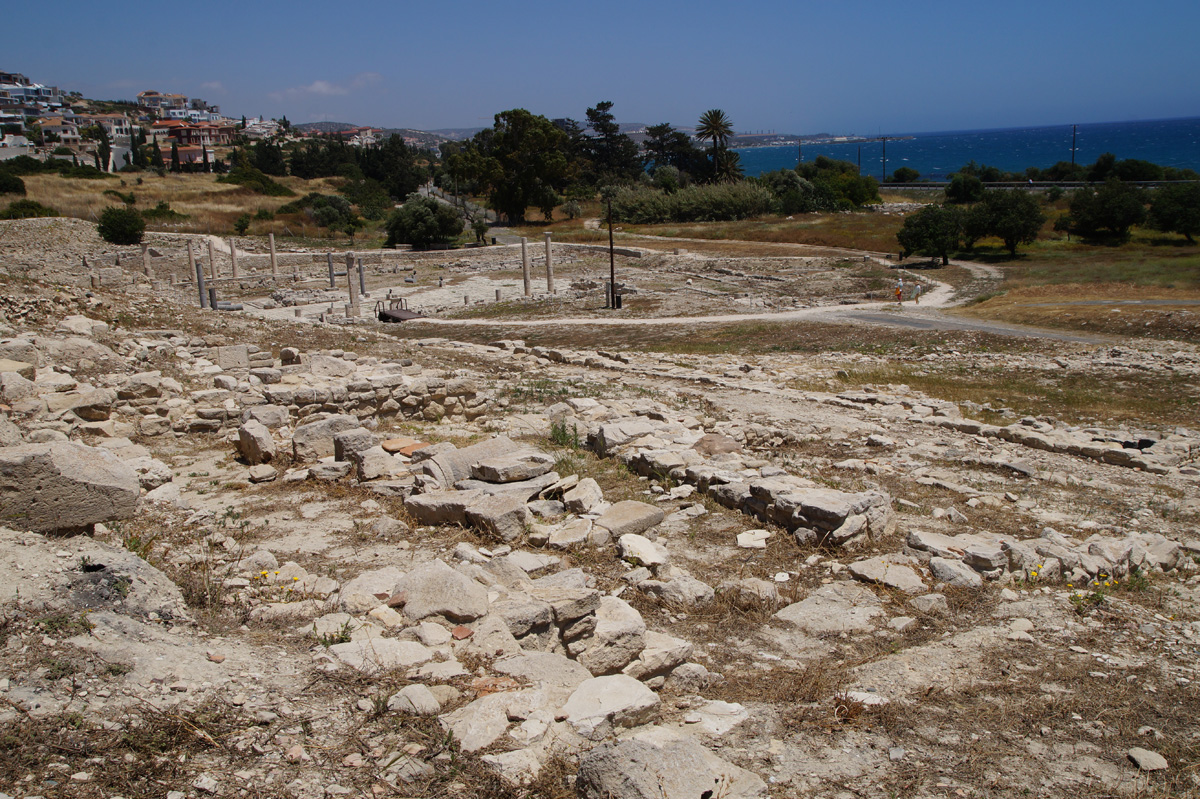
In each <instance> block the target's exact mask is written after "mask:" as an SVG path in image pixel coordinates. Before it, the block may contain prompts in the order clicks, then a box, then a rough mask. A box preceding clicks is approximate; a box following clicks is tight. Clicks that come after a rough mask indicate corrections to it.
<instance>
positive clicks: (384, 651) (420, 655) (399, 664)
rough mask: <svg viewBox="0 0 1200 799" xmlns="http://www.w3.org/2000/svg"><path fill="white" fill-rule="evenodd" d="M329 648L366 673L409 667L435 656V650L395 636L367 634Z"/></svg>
mask: <svg viewBox="0 0 1200 799" xmlns="http://www.w3.org/2000/svg"><path fill="white" fill-rule="evenodd" d="M329 652H330V653H331V654H332V655H333V656H334V657H336V658H337V659H338V660H340V661H342V662H343V663H345V664H346V665H347V666H349V667H351V668H353V669H357V670H358V671H361V672H363V673H364V674H375V673H378V672H381V671H388V670H390V669H407V668H411V667H412V666H419V665H421V664H422V663H426V662H428V661H430V660H432V659H433V652H431V651H429V650H428V649H426V648H425V647H424V646H422V645H421V644H418V643H417V642H416V641H398V640H396V639H395V638H367V639H364V640H361V641H350V642H348V643H345V644H334V645H333V646H331V647H329Z"/></svg>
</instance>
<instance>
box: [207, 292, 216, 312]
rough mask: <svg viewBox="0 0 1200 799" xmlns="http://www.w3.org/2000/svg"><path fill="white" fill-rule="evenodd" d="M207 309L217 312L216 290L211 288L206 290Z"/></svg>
mask: <svg viewBox="0 0 1200 799" xmlns="http://www.w3.org/2000/svg"><path fill="white" fill-rule="evenodd" d="M208 307H209V308H212V309H213V310H214V311H215V310H217V290H216V289H215V288H213V287H212V286H210V287H209V289H208Z"/></svg>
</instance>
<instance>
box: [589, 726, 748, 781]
mask: <svg viewBox="0 0 1200 799" xmlns="http://www.w3.org/2000/svg"><path fill="white" fill-rule="evenodd" d="M576 790H577V791H578V793H579V796H580V797H581V799H610V797H617V798H619V799H700V798H701V797H704V796H708V797H710V799H712V798H715V797H720V799H752V798H753V797H765V796H767V795H768V792H767V785H766V783H764V782H763V781H762V780H761V779H760V778H759V777H758V776H757V775H756V774H754V773H753V772H750V771H747V770H745V769H743V768H741V767H739V766H735V765H734V764H732V763H729V762H727V761H725V760H722V759H721V758H719V757H717V756H716V755H715V754H713V753H712V752H710V751H709V750H708V749H707V748H706V747H704V746H702V745H701V744H700V743H699V742H697V741H696V740H695V739H693V738H692V737H691V736H688V735H686V734H684V733H682V732H679V731H676V730H671V729H667V728H664V727H647V728H646V729H643V730H638V731H637V732H635V733H633V734H632V735H631V736H630V738H628V739H626V740H623V741H619V742H618V741H608V742H605V743H603V744H601V745H600V746H597V747H595V748H594V749H592V750H591V751H589V752H587V753H586V754H584V755H583V756H582V757H581V758H580V760H579V776H578V778H577V782H576Z"/></svg>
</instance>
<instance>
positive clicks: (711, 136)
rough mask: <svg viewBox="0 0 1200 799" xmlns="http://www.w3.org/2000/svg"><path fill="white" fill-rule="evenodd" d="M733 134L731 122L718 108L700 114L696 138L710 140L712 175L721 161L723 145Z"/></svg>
mask: <svg viewBox="0 0 1200 799" xmlns="http://www.w3.org/2000/svg"><path fill="white" fill-rule="evenodd" d="M732 135H733V122H731V121H730V120H729V117H728V116H727V115H726V114H725V112H724V111H722V110H721V109H719V108H710V109H709V110H708V111H705V112H704V113H703V114H701V115H700V122H699V123H698V124H697V125H696V138H697V139H700V140H701V141H710V142H712V150H711V153H712V162H713V174H714V176H715V175H716V174H717V172H718V166H719V164H720V162H721V160H722V159H721V152H722V151H723V150H724V149H725V145H727V144H728V143H729V137H730V136H732ZM718 179H719V177H718Z"/></svg>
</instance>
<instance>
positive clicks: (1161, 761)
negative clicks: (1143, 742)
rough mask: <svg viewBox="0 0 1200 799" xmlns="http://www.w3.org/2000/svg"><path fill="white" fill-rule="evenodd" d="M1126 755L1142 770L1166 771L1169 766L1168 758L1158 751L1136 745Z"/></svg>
mask: <svg viewBox="0 0 1200 799" xmlns="http://www.w3.org/2000/svg"><path fill="white" fill-rule="evenodd" d="M1125 756H1126V757H1128V758H1129V759H1130V760H1132V761H1133V763H1134V765H1135V766H1137V767H1138V768H1139V769H1141V770H1142V771H1164V770H1165V769H1167V768H1168V767H1169V765H1170V764H1169V763H1167V759H1166V758H1165V757H1163V756H1162V755H1160V754H1159V753H1158V752H1152V751H1150V750H1149V749H1142V748H1141V747H1137V746H1135V747H1134V748H1133V749H1130V750H1129V751H1128V752H1126V753H1125Z"/></svg>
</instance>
